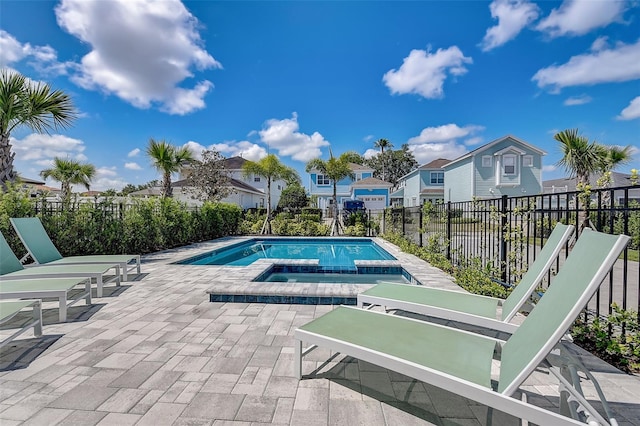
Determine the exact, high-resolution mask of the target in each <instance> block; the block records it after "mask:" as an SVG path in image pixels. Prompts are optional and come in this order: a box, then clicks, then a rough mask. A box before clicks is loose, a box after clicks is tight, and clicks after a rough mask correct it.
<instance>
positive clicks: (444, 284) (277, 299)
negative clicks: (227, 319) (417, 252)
mask: <svg viewBox="0 0 640 426" xmlns="http://www.w3.org/2000/svg"><path fill="white" fill-rule="evenodd" d="M255 238H260V237H259V236H253V237H231V238H226V239H225V241H213V242H212V243H216V244H215V245H214V246H213V247H212V245H211V244H202V245H200V246H199V247H198V249H197V250H195V251H193V253H189V256H188V257H191V256H197V255H199V254H202V253H205V252H206V251H211V250H212V249H213V250H219V249H221V248H224V247H227V246H231V245H235V244H238V243H239V242H244V241H247V240H250V239H255ZM269 238H275V239H297V238H299V237H277V236H269ZM304 238H305V239H313V238H317V239H319V240H320V239H327V238H332V239H339V240H349V239H356V238H357V239H363V238H364V239H370V240H371V241H373V242H375V243H376V244H378V245H379V246H380V247H382V248H383V249H384V250H386V251H387V252H388V253H389V254H391V255H392V256H393V257H395V258H396V260H365V261H358V265H361V266H380V267H385V266H392V267H398V266H399V267H402V268H404V269H405V271H406V272H407V273H408V274H409V275H411V276H412V277H413V278H415V279H416V280H418V281H419V282H420V283H421V284H422V285H428V286H430V287H436V288H449V289H451V288H452V287H453V288H456V287H457V288H459V287H458V286H457V285H456V284H455V283H453V280H452V279H451V277H448V276H444V275H443V274H442V271H441V270H439V269H437V268H434V267H433V266H431V265H429V264H428V263H425V262H424V261H423V260H421V259H419V258H417V257H415V256H413V255H410V254H407V253H404V252H402V251H401V250H400V249H399V248H398V247H397V246H395V245H394V244H391V243H389V242H388V241H386V240H384V239H382V238H379V237H355V238H354V237H304ZM189 251H190V252H191V250H189ZM185 258H186V257H185ZM276 264H286V265H317V264H318V259H296V260H291V259H258V260H257V261H255V262H254V263H252V264H250V265H246V266H223V265H179V264H175V265H176V266H179V267H186V268H189V269H190V270H192V269H195V270H198V269H199V268H204V270H207V271H209V272H211V270H212V268H216V270H217V272H218V273H217V274H216V278H217V279H216V280H214V281H211V282H210V283H209V284H208V288H207V290H206V293H207V295H208V296H209V300H210V301H212V302H241V303H296V304H332V305H335V304H355V302H356V297H357V295H358V293H361V292H363V291H365V290H367V289H369V288H371V287H372V286H374V285H375V284H354V283H349V282H344V283H301V282H296V283H272V282H254V281H252V280H253V279H255V278H256V277H258V276H260V275H261V274H263V273H264V272H265V271H266V270H268V269H269V268H271V267H272V266H273V265H276ZM204 270H203V273H204Z"/></svg>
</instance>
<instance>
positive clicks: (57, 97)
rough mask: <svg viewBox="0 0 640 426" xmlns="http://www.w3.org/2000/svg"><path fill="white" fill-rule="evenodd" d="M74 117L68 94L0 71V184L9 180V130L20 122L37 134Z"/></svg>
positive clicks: (12, 178) (11, 178)
mask: <svg viewBox="0 0 640 426" xmlns="http://www.w3.org/2000/svg"><path fill="white" fill-rule="evenodd" d="M76 117H77V112H76V110H75V108H74V107H73V103H72V102H71V98H70V97H69V95H67V94H65V93H63V92H62V91H60V90H54V91H52V90H51V88H50V87H49V85H47V84H44V83H33V82H32V81H30V80H28V79H27V78H26V77H24V76H23V75H21V74H19V73H17V72H15V71H9V70H7V69H3V70H2V71H0V183H1V184H2V185H4V183H5V182H7V181H9V182H13V181H15V180H16V178H17V174H16V173H15V171H14V170H13V158H14V156H15V153H13V152H11V144H10V137H11V132H12V131H13V130H14V129H15V128H17V127H19V126H21V125H24V126H26V127H28V128H30V129H31V130H33V131H34V132H37V133H48V132H49V131H50V130H52V129H58V128H65V127H68V126H69V125H70V124H71V122H72V121H73V120H74V119H75V118H76Z"/></svg>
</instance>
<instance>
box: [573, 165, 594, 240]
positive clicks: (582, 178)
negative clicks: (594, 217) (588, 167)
mask: <svg viewBox="0 0 640 426" xmlns="http://www.w3.org/2000/svg"><path fill="white" fill-rule="evenodd" d="M586 185H589V175H583V174H580V175H576V189H577V188H581V190H579V192H578V197H577V198H578V204H579V206H578V207H579V208H578V212H577V224H576V226H577V228H578V230H579V232H582V231H583V230H584V229H585V228H588V227H589V204H590V203H591V194H590V191H589V193H588V194H587V192H586V188H585V186H586Z"/></svg>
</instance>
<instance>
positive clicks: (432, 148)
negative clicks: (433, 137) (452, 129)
mask: <svg viewBox="0 0 640 426" xmlns="http://www.w3.org/2000/svg"><path fill="white" fill-rule="evenodd" d="M409 150H410V151H411V152H413V155H414V157H415V158H416V161H417V162H418V163H419V164H426V163H429V162H430V161H433V160H437V159H438V158H446V159H448V160H455V159H456V158H458V157H460V156H461V155H464V154H465V153H466V152H467V151H468V149H467V148H465V147H464V145H460V144H458V143H456V142H447V143H428V144H424V145H411V146H409Z"/></svg>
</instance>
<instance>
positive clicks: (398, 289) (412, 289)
mask: <svg viewBox="0 0 640 426" xmlns="http://www.w3.org/2000/svg"><path fill="white" fill-rule="evenodd" d="M362 294H364V295H367V296H374V297H383V298H386V299H395V300H403V301H406V302H411V303H417V304H420V305H429V306H434V307H437V308H443V309H451V310H453V311H462V312H466V313H468V314H473V315H478V316H482V317H486V318H493V319H495V318H496V311H497V308H498V303H499V299H495V298H491V297H485V296H478V295H475V294H471V293H462V292H456V291H450V290H440V289H437V288H430V287H425V286H416V285H402V284H387V283H382V284H378V285H376V286H374V287H372V288H370V289H368V290H366V291H364V292H362ZM382 304H384V303H382Z"/></svg>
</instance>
